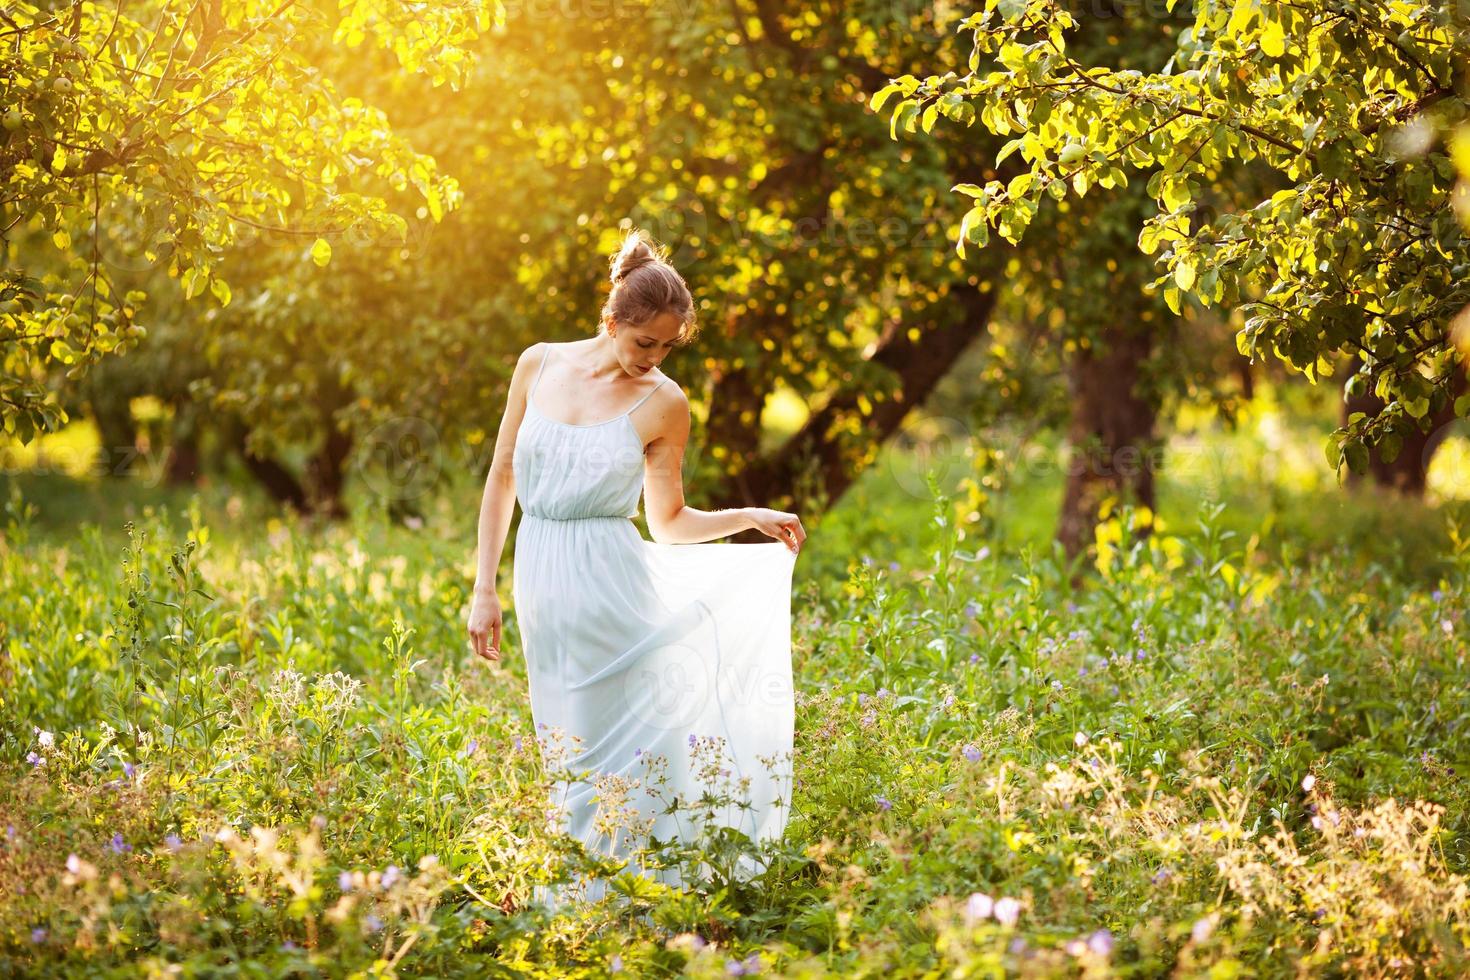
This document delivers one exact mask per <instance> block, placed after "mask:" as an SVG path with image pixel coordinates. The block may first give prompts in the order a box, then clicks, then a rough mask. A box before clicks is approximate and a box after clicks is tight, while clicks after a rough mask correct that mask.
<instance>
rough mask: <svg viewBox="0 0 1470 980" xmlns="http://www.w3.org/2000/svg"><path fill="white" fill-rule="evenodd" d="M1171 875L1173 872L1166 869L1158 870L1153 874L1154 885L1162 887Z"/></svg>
mask: <svg viewBox="0 0 1470 980" xmlns="http://www.w3.org/2000/svg"><path fill="white" fill-rule="evenodd" d="M1173 875H1174V872H1172V871H1170V870H1169V869H1168V868H1160V869H1159V870H1157V871H1155V872H1154V884H1156V885H1162V884H1163V883H1164V882H1166V881H1168V880H1169V879H1170V878H1171V877H1173Z"/></svg>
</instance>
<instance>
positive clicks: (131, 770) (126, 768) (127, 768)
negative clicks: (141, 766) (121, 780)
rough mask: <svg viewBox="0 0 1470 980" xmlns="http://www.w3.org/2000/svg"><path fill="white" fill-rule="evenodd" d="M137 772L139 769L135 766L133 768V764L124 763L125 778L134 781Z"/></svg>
mask: <svg viewBox="0 0 1470 980" xmlns="http://www.w3.org/2000/svg"><path fill="white" fill-rule="evenodd" d="M135 772H137V769H135V768H134V766H133V764H132V763H131V762H124V763H123V775H124V776H126V777H128V778H129V779H132V778H133V773H135Z"/></svg>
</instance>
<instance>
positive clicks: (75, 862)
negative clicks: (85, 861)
mask: <svg viewBox="0 0 1470 980" xmlns="http://www.w3.org/2000/svg"><path fill="white" fill-rule="evenodd" d="M66 870H68V871H70V872H71V873H72V874H76V873H77V872H79V871H81V870H82V862H81V859H80V858H78V857H77V856H76V855H75V854H68V855H67V856H66Z"/></svg>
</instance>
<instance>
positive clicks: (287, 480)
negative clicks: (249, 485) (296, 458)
mask: <svg viewBox="0 0 1470 980" xmlns="http://www.w3.org/2000/svg"><path fill="white" fill-rule="evenodd" d="M248 432H249V430H248V429H247V428H246V427H245V424H244V423H243V422H241V421H239V420H233V421H231V422H230V423H229V425H228V433H229V440H230V443H231V445H233V446H234V447H235V449H236V451H237V452H239V454H240V459H241V461H242V462H244V464H245V469H246V470H248V471H249V473H250V475H251V476H253V477H255V479H256V480H258V481H259V482H260V485H261V486H262V487H264V488H265V492H266V493H268V494H269V495H270V497H271V499H272V500H274V501H276V502H277V503H281V504H285V505H286V506H288V507H291V508H292V509H294V510H296V511H298V512H299V513H303V514H304V513H306V512H307V511H309V510H310V507H309V506H308V504H307V499H306V490H305V489H304V488H303V487H302V486H301V481H299V480H297V479H296V477H295V476H294V475H293V474H292V473H291V471H290V470H288V469H286V467H284V466H282V465H281V464H280V463H278V462H276V460H274V459H271V458H270V457H268V456H257V455H255V454H254V453H252V452H251V451H250V450H249V449H248V448H247V447H246V441H245V437H246V435H247V434H248Z"/></svg>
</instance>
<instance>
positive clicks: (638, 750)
mask: <svg viewBox="0 0 1470 980" xmlns="http://www.w3.org/2000/svg"><path fill="white" fill-rule="evenodd" d="M642 754H643V750H642V749H634V750H633V758H635V759H636V758H638V757H639V756H640V755H642Z"/></svg>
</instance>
